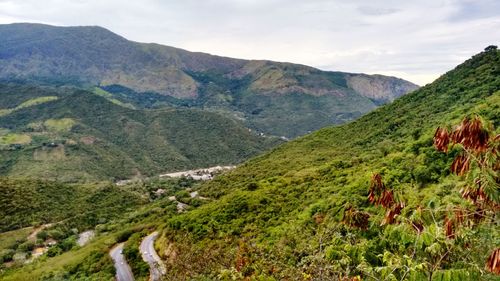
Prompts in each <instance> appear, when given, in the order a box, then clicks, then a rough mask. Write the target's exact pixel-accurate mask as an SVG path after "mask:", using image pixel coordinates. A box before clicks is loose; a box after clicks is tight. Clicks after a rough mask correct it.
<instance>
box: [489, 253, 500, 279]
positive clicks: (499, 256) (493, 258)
mask: <svg viewBox="0 0 500 281" xmlns="http://www.w3.org/2000/svg"><path fill="white" fill-rule="evenodd" d="M486 269H487V270H488V271H490V272H492V273H494V274H497V275H500V248H498V249H496V250H494V251H493V252H492V253H491V255H490V256H489V257H488V261H486Z"/></svg>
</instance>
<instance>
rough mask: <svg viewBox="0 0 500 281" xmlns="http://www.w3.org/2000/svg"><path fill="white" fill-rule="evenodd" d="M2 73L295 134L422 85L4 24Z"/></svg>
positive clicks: (101, 32) (96, 33)
mask: <svg viewBox="0 0 500 281" xmlns="http://www.w3.org/2000/svg"><path fill="white" fill-rule="evenodd" d="M0 38H2V40H1V42H0V79H1V80H4V81H13V80H21V81H31V82H37V83H45V84H51V85H53V84H72V85H77V86H84V87H93V86H100V87H102V88H103V89H106V90H107V91H109V92H111V94H112V95H113V96H114V98H116V99H118V100H120V101H122V102H125V103H129V102H131V103H133V104H135V105H136V106H138V107H162V106H164V105H174V106H190V107H192V106H195V107H199V108H204V109H210V110H216V111H219V112H222V113H224V114H230V115H231V116H233V115H236V116H238V117H239V118H242V119H243V120H244V121H245V122H246V124H247V126H250V127H252V128H253V129H255V130H259V131H261V132H264V133H266V134H273V135H278V136H282V135H283V136H287V137H295V136H298V135H302V134H304V133H307V132H308V131H312V130H316V129H319V128H321V127H323V126H326V125H331V124H339V123H343V122H346V121H349V120H352V119H354V118H356V117H359V116H361V115H362V114H364V113H366V112H368V111H370V110H373V109H374V108H375V107H376V106H377V105H380V104H383V103H386V102H389V101H392V100H393V99H394V98H397V97H399V96H401V95H404V94H406V93H408V92H410V91H412V90H414V89H416V88H417V86H416V85H414V84H412V83H409V82H407V81H404V80H401V79H397V78H394V77H386V76H381V75H364V74H350V73H342V72H327V71H320V70H318V69H314V68H312V67H308V66H303V65H296V64H290V63H279V62H272V61H247V60H239V59H232V58H225V57H219V56H212V55H208V54H204V53H193V52H188V51H185V50H181V49H176V48H172V47H167V46H161V45H158V44H142V43H136V42H132V41H128V40H126V39H125V38H123V37H120V36H118V35H116V34H114V33H112V32H110V31H108V30H106V29H104V28H100V27H54V26H47V25H40V24H10V25H0Z"/></svg>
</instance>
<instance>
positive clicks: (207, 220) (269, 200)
mask: <svg viewBox="0 0 500 281" xmlns="http://www.w3.org/2000/svg"><path fill="white" fill-rule="evenodd" d="M473 113H474V114H479V115H480V116H482V117H483V118H484V119H485V120H490V122H491V125H492V126H494V127H495V128H496V132H492V133H493V136H494V135H495V134H498V133H499V132H500V131H499V128H500V52H499V51H497V50H496V49H494V48H490V49H488V51H486V52H483V53H480V54H478V55H476V56H474V57H473V58H472V59H470V60H468V61H466V62H465V63H463V64H462V65H460V66H458V67H457V68H456V69H454V70H452V71H450V72H448V73H447V74H445V75H443V76H442V77H441V78H439V79H438V80H437V81H435V82H434V83H432V84H430V85H427V86H425V87H423V88H421V89H419V90H417V91H415V92H413V93H411V94H409V95H407V96H404V97H402V98H400V99H398V100H396V101H395V102H393V103H392V104H390V105H386V106H383V107H381V108H380V109H378V110H375V111H374V112H372V113H370V114H367V115H366V116H364V117H362V118H360V119H359V120H357V121H354V122H352V123H349V124H346V125H343V126H339V127H333V128H325V129H322V130H320V131H318V132H316V133H313V134H310V135H307V136H305V137H302V138H299V139H297V140H295V141H292V142H289V143H286V144H284V145H282V146H280V147H278V148H276V149H274V150H273V151H272V152H270V153H268V154H265V155H263V156H260V157H257V158H256V159H253V160H251V161H249V162H247V163H245V164H244V165H242V166H240V167H239V168H237V169H236V170H234V171H233V172H231V173H230V174H229V175H226V176H222V177H219V178H217V179H215V180H214V181H212V182H209V183H206V184H205V185H204V186H203V187H202V190H201V192H200V193H201V194H202V195H203V196H205V197H208V198H214V199H215V200H214V201H213V202H212V203H209V204H206V205H204V206H202V207H200V208H199V209H196V210H193V211H191V212H189V213H186V214H184V215H181V216H179V217H175V218H172V219H170V220H169V221H168V222H167V224H166V227H165V231H164V236H163V240H162V241H161V242H160V243H159V245H158V246H159V247H160V248H161V251H162V255H163V258H164V260H165V261H166V263H167V265H168V272H169V276H170V278H172V279H176V278H181V276H189V277H192V278H202V277H201V276H205V277H214V276H226V277H227V278H237V279H238V278H244V277H248V278H256V279H259V278H261V279H265V280H267V279H266V278H270V279H269V280H304V279H306V280H332V279H334V280H337V279H339V280H348V279H349V280H360V279H362V280H365V279H366V280H403V279H405V278H406V279H408V280H424V279H425V280H479V279H482V280H496V279H495V277H493V276H491V275H488V274H487V272H485V271H484V270H482V268H484V264H485V262H486V260H487V257H488V255H489V254H490V253H491V252H492V251H493V249H495V248H498V247H499V246H500V231H499V229H500V227H499V224H500V222H499V220H498V216H496V217H495V216H494V217H493V218H487V219H486V222H485V223H483V224H480V223H477V222H476V223H477V224H476V223H473V225H475V226H474V227H472V228H470V229H469V228H468V227H463V228H461V229H456V230H455V231H457V233H456V234H454V235H456V236H452V237H450V236H449V234H445V233H448V232H445V229H447V228H446V227H448V226H447V225H448V223H447V219H446V218H447V216H450V217H451V216H452V215H453V212H454V211H453V210H455V209H456V208H457V207H454V206H457V204H458V205H459V206H460V208H464V210H467V209H468V208H469V209H470V208H474V206H473V205H472V204H471V203H468V202H467V201H465V200H464V199H461V197H460V192H459V190H460V189H461V187H463V181H464V178H463V177H457V176H455V175H452V174H450V170H449V167H450V165H451V163H452V161H453V158H454V157H455V155H456V154H457V153H458V150H459V149H458V148H457V147H455V148H454V149H453V150H452V151H451V152H450V153H448V154H445V153H441V152H438V151H437V150H436V149H435V148H434V147H433V141H432V138H433V135H434V132H435V130H436V128H437V127H438V126H446V125H452V124H458V123H460V121H461V120H462V119H463V118H464V116H466V115H468V114H473ZM492 157H493V156H492ZM492 159H493V160H492V161H494V162H493V163H495V161H497V162H496V163H498V161H499V159H498V155H497V158H492ZM493 165H494V164H493ZM374 173H380V174H381V176H382V179H383V182H384V183H385V184H386V186H388V187H390V188H393V189H394V190H395V191H394V192H395V194H396V195H395V196H397V198H398V200H402V201H403V202H405V203H404V205H403V210H402V213H401V215H400V216H398V217H397V218H396V223H395V224H390V223H389V224H388V223H387V222H386V221H385V220H384V214H385V210H384V209H383V208H382V207H381V206H379V207H374V206H372V205H371V204H370V203H369V202H368V199H367V197H368V190H369V188H370V177H371V176H372V175H373V174H374ZM491 176H494V175H491ZM496 176H497V180H498V175H496ZM492 192H497V193H498V192H500V187H498V186H497V189H496V191H495V190H493V191H492ZM450 213H451V215H450ZM490 214H491V213H490ZM494 214H495V213H494V212H493V215H494ZM410 222H413V223H414V224H413V227H412V225H411V223H410ZM353 225H359V227H360V228H356V227H354V226H353ZM447 231H448V230H447ZM447 235H448V236H447ZM453 237H458V238H456V239H453ZM356 276H359V278H360V279H355V277H356ZM342 278H346V279H342ZM351 278H354V279H351Z"/></svg>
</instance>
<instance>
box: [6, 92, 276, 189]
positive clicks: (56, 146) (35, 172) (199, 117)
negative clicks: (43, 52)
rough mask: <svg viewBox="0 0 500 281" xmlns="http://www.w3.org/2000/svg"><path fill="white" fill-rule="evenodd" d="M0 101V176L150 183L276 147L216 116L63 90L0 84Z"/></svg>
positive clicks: (236, 160) (240, 158)
mask: <svg viewBox="0 0 500 281" xmlns="http://www.w3.org/2000/svg"><path fill="white" fill-rule="evenodd" d="M98 93H100V92H98ZM0 95H1V96H2V98H1V99H0V108H1V109H0V174H1V175H10V176H18V177H19V176H22V177H31V178H51V179H58V180H60V181H67V182H73V181H93V180H116V179H124V178H130V177H132V176H136V175H146V176H150V175H156V174H159V173H161V172H166V171H176V170H185V169H190V168H203V167H209V166H215V165H223V164H235V163H239V162H240V161H242V160H245V159H248V158H249V157H251V156H253V155H256V154H258V153H260V152H262V151H264V150H266V149H268V148H269V147H271V146H273V145H276V144H277V143H279V142H280V141H279V140H278V139H277V138H269V137H263V136H259V135H257V134H256V133H255V132H251V131H249V130H248V129H247V128H246V127H245V126H244V125H243V124H242V123H241V122H240V121H237V120H234V119H231V118H227V117H225V116H223V115H221V114H218V113H215V112H208V111H202V110H197V109H175V108H164V109H157V110H145V109H133V108H129V107H127V106H123V104H120V103H119V102H116V101H115V100H112V99H111V100H110V99H108V98H106V96H104V97H103V96H99V95H97V94H94V93H92V92H87V91H83V90H78V89H73V88H68V87H59V88H54V87H39V86H29V85H18V84H0ZM117 103H118V104H117Z"/></svg>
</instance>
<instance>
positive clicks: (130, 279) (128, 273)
mask: <svg viewBox="0 0 500 281" xmlns="http://www.w3.org/2000/svg"><path fill="white" fill-rule="evenodd" d="M123 245H124V243H120V244H118V245H116V246H115V247H114V248H113V249H111V251H110V252H109V255H110V256H111V258H112V259H113V261H114V263H115V268H116V281H134V275H133V274H132V270H131V269H130V266H128V264H127V261H126V260H125V257H124V256H123V254H122V251H123Z"/></svg>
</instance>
